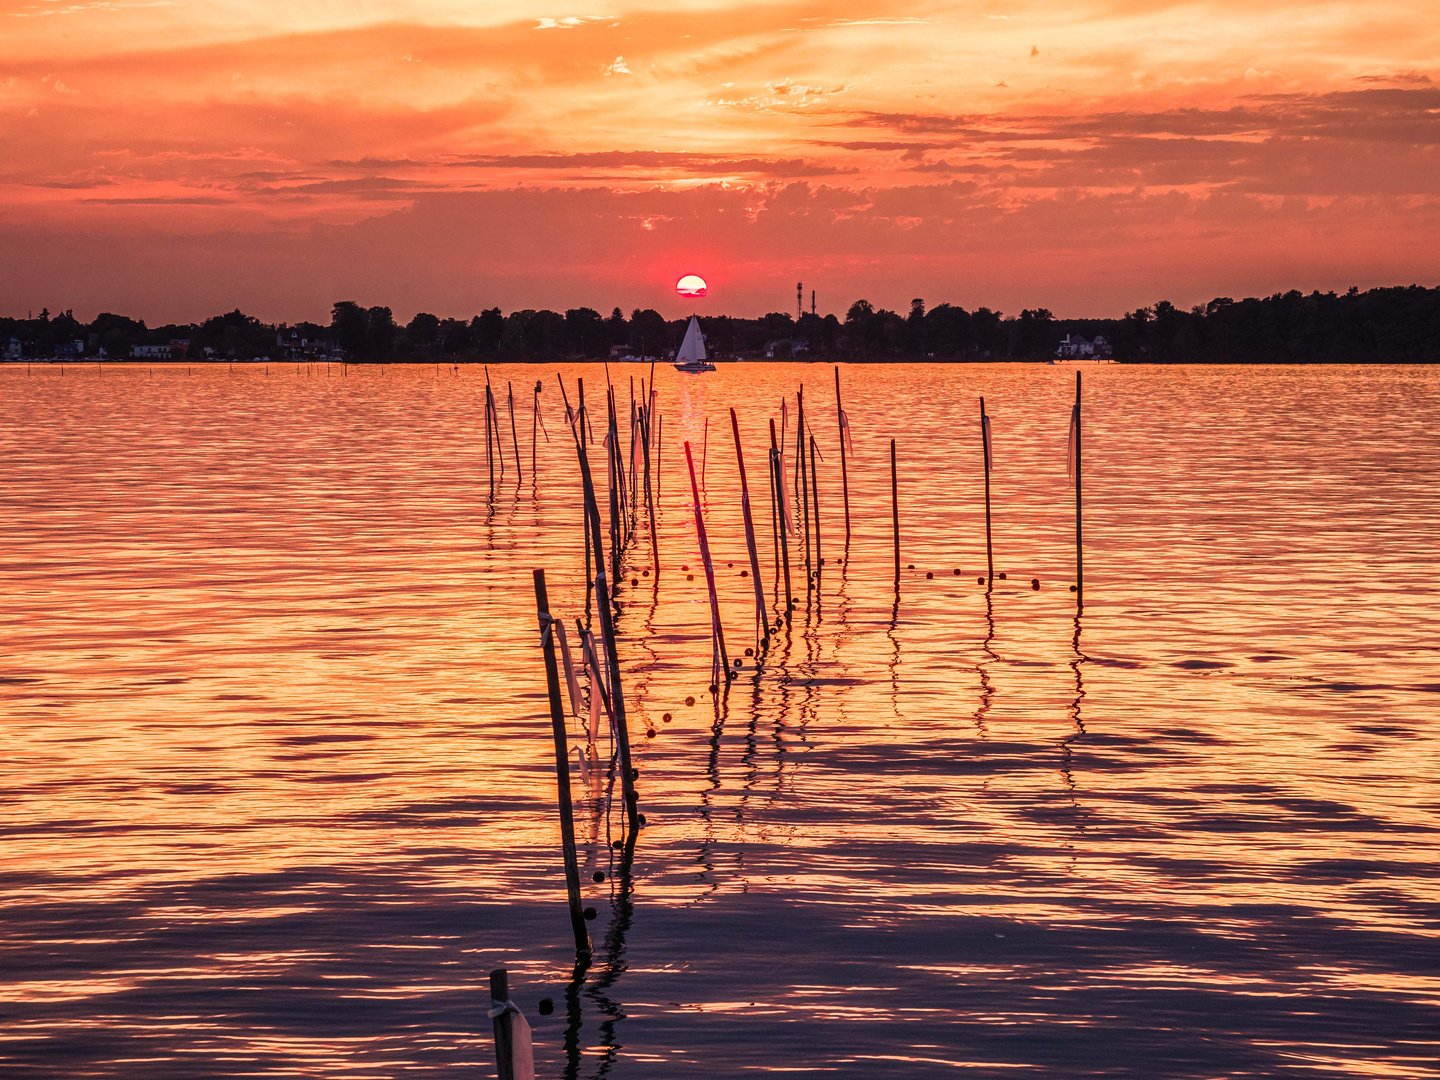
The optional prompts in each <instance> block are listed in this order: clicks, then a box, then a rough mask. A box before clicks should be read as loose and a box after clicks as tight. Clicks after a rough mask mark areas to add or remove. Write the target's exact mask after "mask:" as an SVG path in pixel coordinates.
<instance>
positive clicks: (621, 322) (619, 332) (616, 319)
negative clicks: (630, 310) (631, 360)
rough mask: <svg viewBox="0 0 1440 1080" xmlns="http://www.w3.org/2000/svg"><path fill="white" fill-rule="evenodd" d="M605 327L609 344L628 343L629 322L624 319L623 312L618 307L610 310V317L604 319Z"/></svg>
mask: <svg viewBox="0 0 1440 1080" xmlns="http://www.w3.org/2000/svg"><path fill="white" fill-rule="evenodd" d="M605 329H606V333H607V334H608V335H609V344H611V345H628V344H630V324H629V323H628V322H626V321H625V313H624V312H623V311H621V310H620V309H619V308H618V307H617V308H616V309H615V310H614V311H612V312H610V317H609V318H608V319H606V320H605Z"/></svg>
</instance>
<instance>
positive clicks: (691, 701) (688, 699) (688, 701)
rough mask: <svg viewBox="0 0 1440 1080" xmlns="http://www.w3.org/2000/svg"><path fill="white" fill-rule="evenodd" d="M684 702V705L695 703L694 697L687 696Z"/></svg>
mask: <svg viewBox="0 0 1440 1080" xmlns="http://www.w3.org/2000/svg"><path fill="white" fill-rule="evenodd" d="M685 704H686V705H694V704H695V699H694V698H693V697H687V698H686V699H685Z"/></svg>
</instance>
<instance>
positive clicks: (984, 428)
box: [980, 397, 995, 586]
mask: <svg viewBox="0 0 1440 1080" xmlns="http://www.w3.org/2000/svg"><path fill="white" fill-rule="evenodd" d="M980 444H981V449H982V450H983V451H984V455H985V584H986V585H987V586H989V585H992V584H994V582H995V548H994V545H993V544H992V542H991V536H990V417H989V416H988V415H986V413H985V399H984V398H983V397H982V398H981V399H980Z"/></svg>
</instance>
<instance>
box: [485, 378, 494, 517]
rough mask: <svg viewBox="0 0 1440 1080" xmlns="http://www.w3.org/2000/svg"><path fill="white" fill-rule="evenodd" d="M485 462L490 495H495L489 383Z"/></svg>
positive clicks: (486, 400)
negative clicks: (487, 469) (488, 476)
mask: <svg viewBox="0 0 1440 1080" xmlns="http://www.w3.org/2000/svg"><path fill="white" fill-rule="evenodd" d="M485 464H486V466H487V467H488V468H489V470H490V495H491V497H492V498H493V497H494V495H495V459H494V458H493V457H492V456H491V450H490V384H489V383H488V382H487V383H486V384H485Z"/></svg>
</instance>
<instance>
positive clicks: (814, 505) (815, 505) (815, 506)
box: [810, 435, 825, 588]
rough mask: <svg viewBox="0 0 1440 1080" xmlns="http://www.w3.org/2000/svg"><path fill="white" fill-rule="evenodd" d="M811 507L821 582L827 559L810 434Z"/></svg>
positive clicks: (818, 578) (816, 571) (816, 578)
mask: <svg viewBox="0 0 1440 1080" xmlns="http://www.w3.org/2000/svg"><path fill="white" fill-rule="evenodd" d="M810 507H811V509H812V510H813V511H814V513H815V580H816V582H819V580H820V568H821V567H822V566H823V565H824V564H825V560H824V559H823V558H821V557H820V478H819V475H818V474H817V473H816V471H815V436H814V435H811V436H810ZM816 587H817V588H818V587H819V586H818V585H817V586H816Z"/></svg>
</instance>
